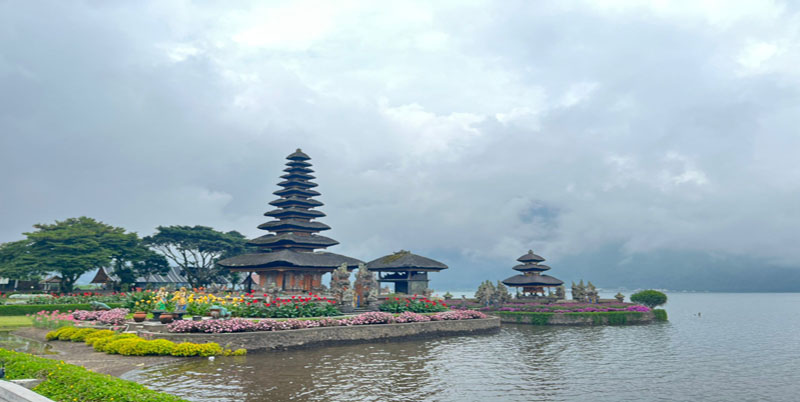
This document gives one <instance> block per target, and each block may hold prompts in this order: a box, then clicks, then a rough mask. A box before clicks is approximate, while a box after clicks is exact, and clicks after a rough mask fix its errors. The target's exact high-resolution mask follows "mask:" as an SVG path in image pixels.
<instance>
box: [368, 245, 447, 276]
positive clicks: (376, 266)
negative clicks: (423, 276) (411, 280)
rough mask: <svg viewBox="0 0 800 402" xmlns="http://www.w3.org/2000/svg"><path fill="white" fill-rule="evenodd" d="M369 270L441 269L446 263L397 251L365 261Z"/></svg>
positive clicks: (408, 252) (445, 266)
mask: <svg viewBox="0 0 800 402" xmlns="http://www.w3.org/2000/svg"><path fill="white" fill-rule="evenodd" d="M367 269H369V270H370V271H388V272H391V271H408V270H414V271H441V270H443V269H447V265H444V264H442V263H441V262H439V261H436V260H432V259H430V258H426V257H422V256H419V255H416V254H412V253H411V252H410V251H405V250H403V251H398V252H396V253H393V254H389V255H386V256H383V257H381V258H378V259H376V260H372V261H370V262H368V263H367Z"/></svg>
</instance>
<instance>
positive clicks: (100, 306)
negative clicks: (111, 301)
mask: <svg viewBox="0 0 800 402" xmlns="http://www.w3.org/2000/svg"><path fill="white" fill-rule="evenodd" d="M89 305H91V306H92V310H95V311H97V310H102V311H108V310H111V307H108V304H105V303H100V302H99V301H95V300H92V301H90V302H89Z"/></svg>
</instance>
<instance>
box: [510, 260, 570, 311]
mask: <svg viewBox="0 0 800 402" xmlns="http://www.w3.org/2000/svg"><path fill="white" fill-rule="evenodd" d="M517 261H519V262H521V263H522V264H518V265H515V266H514V267H513V268H512V269H514V270H515V271H519V272H522V273H521V274H519V275H514V276H512V277H510V278H507V279H506V280H504V281H503V284H504V285H506V286H509V287H514V288H517V291H520V288H521V294H522V295H523V296H526V295H527V296H530V297H535V296H536V295H537V294H540V293H541V295H542V296H545V289H552V288H558V287H559V286H561V285H563V284H564V281H562V280H561V279H558V278H554V277H552V276H550V275H543V274H542V272H544V271H547V270H549V269H550V267H548V266H547V265H544V264H540V263H541V262H544V258H542V257H541V256H539V255H536V254H534V253H533V250H528V253H527V254H525V255H523V256H522V257H519V258H517ZM560 298H562V299H563V295H562V296H561V297H560Z"/></svg>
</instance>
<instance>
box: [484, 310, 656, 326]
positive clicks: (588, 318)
mask: <svg viewBox="0 0 800 402" xmlns="http://www.w3.org/2000/svg"><path fill="white" fill-rule="evenodd" d="M627 313H628V314H626V315H625V322H624V323H609V316H610V315H608V314H605V315H604V314H603V313H602V312H598V313H585V314H597V315H596V316H594V315H577V314H575V315H573V314H565V313H553V314H552V315H550V316H549V319H548V320H547V323H539V322H531V317H537V316H542V315H543V314H547V313H540V314H536V313H532V314H525V313H524V312H520V313H511V314H508V313H505V314H504V313H502V312H495V311H487V312H486V314H490V315H493V316H496V317H499V318H500V321H501V322H503V323H507V324H526V325H565V326H570V325H572V326H584V325H639V324H649V323H652V322H657V320H656V317H655V314H653V312H652V311H647V312H644V311H642V312H637V311H631V312H627Z"/></svg>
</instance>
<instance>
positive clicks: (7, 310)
mask: <svg viewBox="0 0 800 402" xmlns="http://www.w3.org/2000/svg"><path fill="white" fill-rule="evenodd" d="M107 304H108V306H109V307H111V308H117V307H122V304H121V303H107ZM91 309H92V305H91V304H88V303H83V304H8V305H5V306H0V316H14V315H25V314H36V313H38V312H40V311H56V310H58V311H61V312H67V311H70V310H71V311H75V310H91Z"/></svg>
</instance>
